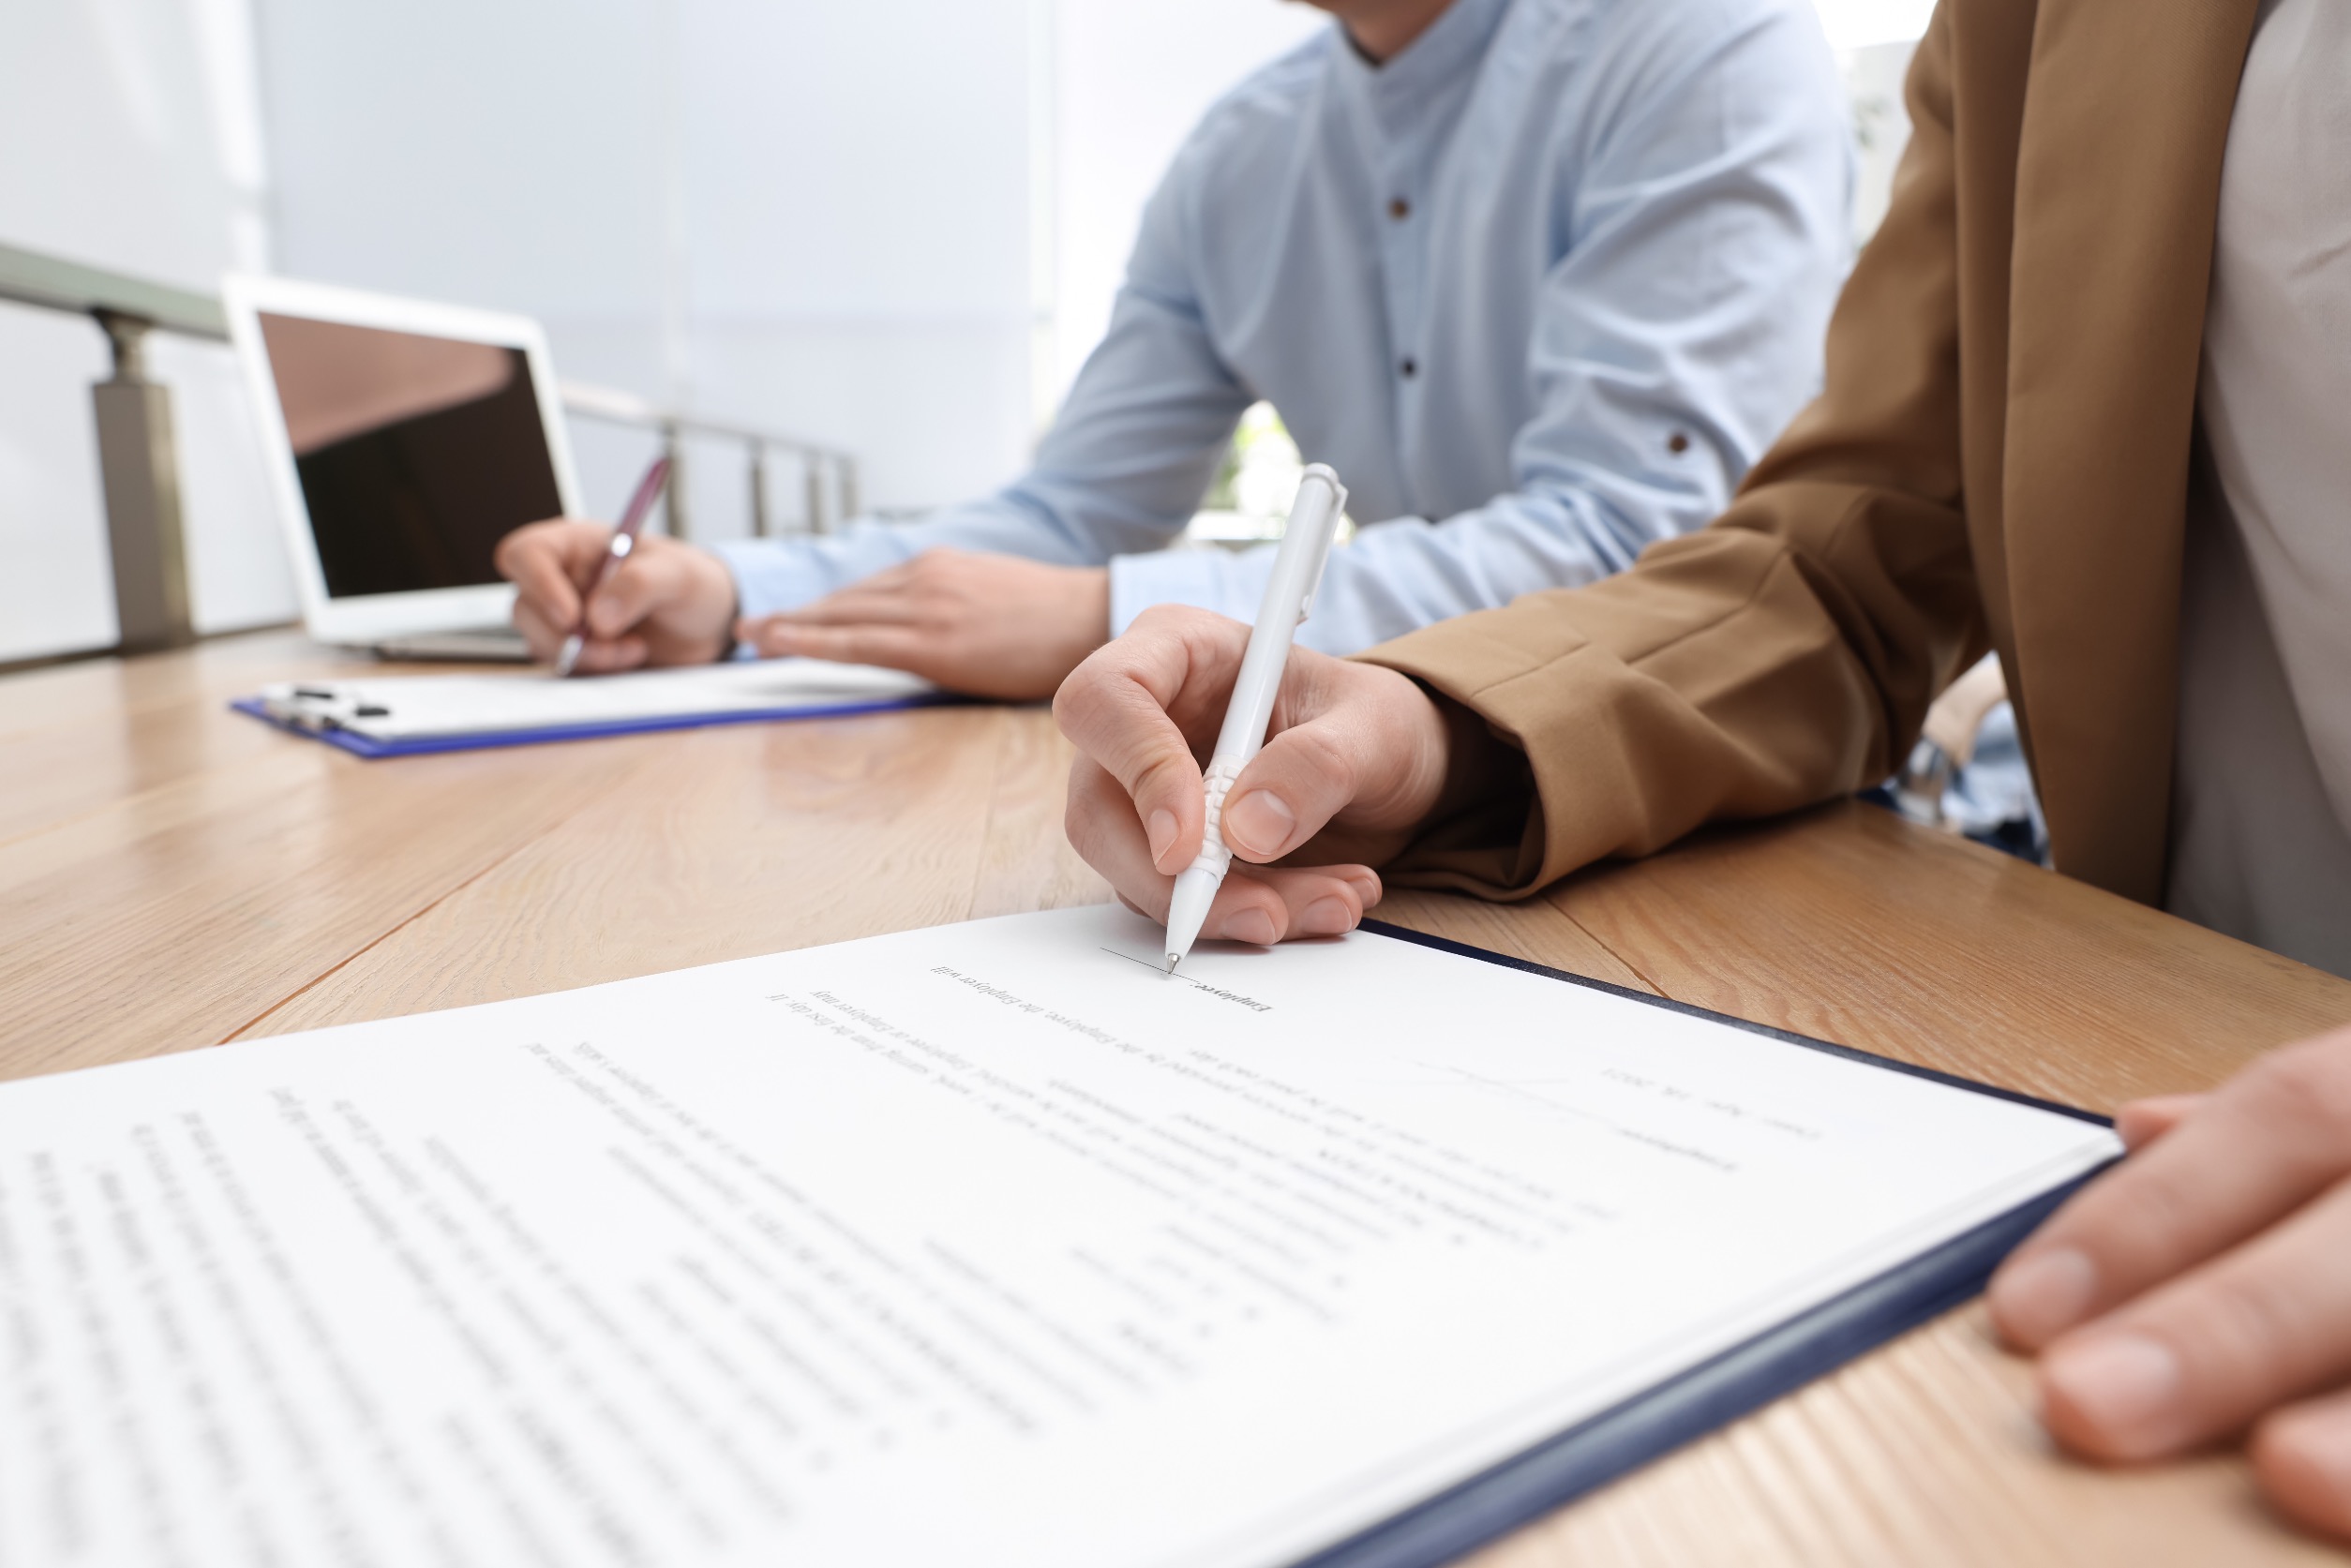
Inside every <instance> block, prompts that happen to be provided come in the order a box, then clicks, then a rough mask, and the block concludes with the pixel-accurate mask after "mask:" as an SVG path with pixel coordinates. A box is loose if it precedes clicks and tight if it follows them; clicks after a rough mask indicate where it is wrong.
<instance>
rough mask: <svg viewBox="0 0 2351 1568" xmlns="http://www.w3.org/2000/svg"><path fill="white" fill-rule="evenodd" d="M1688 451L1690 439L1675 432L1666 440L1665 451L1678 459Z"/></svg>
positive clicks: (1679, 432)
mask: <svg viewBox="0 0 2351 1568" xmlns="http://www.w3.org/2000/svg"><path fill="white" fill-rule="evenodd" d="M1689 449H1690V438H1689V437H1687V436H1685V435H1684V434H1683V433H1682V432H1681V431H1679V430H1676V431H1674V432H1673V434H1671V435H1670V436H1668V437H1667V438H1666V450H1667V451H1668V452H1670V453H1672V454H1673V455H1675V456H1676V457H1679V456H1680V455H1682V454H1684V453H1685V452H1687V451H1688V450H1689Z"/></svg>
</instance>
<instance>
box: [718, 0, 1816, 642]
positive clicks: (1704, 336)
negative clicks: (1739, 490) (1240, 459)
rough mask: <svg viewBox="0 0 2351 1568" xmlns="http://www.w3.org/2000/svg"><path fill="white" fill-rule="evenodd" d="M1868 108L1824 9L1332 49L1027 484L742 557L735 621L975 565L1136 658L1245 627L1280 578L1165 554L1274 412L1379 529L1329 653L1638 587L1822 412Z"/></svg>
mask: <svg viewBox="0 0 2351 1568" xmlns="http://www.w3.org/2000/svg"><path fill="white" fill-rule="evenodd" d="M1844 103H1845V98H1844V92H1843V89H1842V87H1841V85H1840V84H1839V81H1838V77H1837V73H1836V69H1835V66H1834V61H1833V60H1832V58H1831V55H1830V53H1829V49H1828V44H1827V41H1826V39H1825V38H1824V37H1823V36H1822V33H1821V31H1820V24H1819V21H1818V20H1817V18H1816V16H1815V14H1814V11H1813V7H1812V5H1811V4H1810V0H1455V4H1454V5H1453V7H1451V8H1450V9H1449V10H1447V11H1445V13H1444V15H1442V16H1441V17H1439V18H1438V20H1437V21H1436V22H1434V23H1433V24H1432V25H1431V26H1430V28H1429V29H1428V31H1427V32H1425V33H1423V34H1422V35H1421V36H1420V37H1419V38H1417V39H1415V41H1414V43H1413V44H1412V46H1411V47H1410V48H1409V49H1406V50H1405V51H1403V52H1401V53H1400V54H1398V55H1397V56H1396V57H1394V58H1393V59H1391V60H1390V61H1388V62H1387V63H1386V64H1385V66H1379V67H1374V66H1372V65H1370V64H1369V63H1367V62H1366V61H1365V60H1364V58H1363V57H1362V56H1361V55H1360V54H1359V53H1357V52H1356V51H1355V49H1354V47H1353V46H1352V45H1351V44H1350V42H1349V41H1348V40H1347V38H1346V37H1345V35H1344V33H1343V32H1342V31H1340V28H1339V27H1338V26H1337V24H1335V23H1334V25H1333V26H1332V27H1331V29H1330V30H1328V31H1327V32H1325V33H1324V34H1323V35H1321V36H1320V37H1316V38H1314V39H1312V40H1311V41H1310V42H1308V43H1307V44H1305V45H1303V46H1302V47H1300V48H1298V49H1297V50H1295V51H1294V52H1291V53H1290V54H1288V55H1286V56H1284V57H1283V58H1281V59H1280V60H1278V61H1276V62H1274V63H1273V64H1272V65H1270V66H1268V67H1265V68H1264V69H1262V70H1260V71H1259V72H1258V73H1257V74H1256V75H1254V76H1252V77H1251V78H1250V79H1249V80H1248V81H1247V82H1243V83H1242V84H1241V85H1240V87H1238V88H1237V89H1236V90H1235V91H1234V92H1233V93H1232V94H1230V95H1229V96H1227V97H1225V98H1224V99H1223V100H1222V101H1220V103H1219V104H1218V105H1217V106H1216V107H1215V108H1214V109H1212V110H1210V111H1209V112H1208V114H1207V116H1206V117H1205V119H1204V120H1203V121H1202V122H1201V123H1200V125H1199V127H1197V128H1196V129H1195V130H1194V131H1193V132H1192V134H1191V136H1190V139H1189V140H1188V141H1187V142H1186V143H1185V145H1184V147H1183V149H1182V151H1181V152H1180V153H1178V154H1177V156H1176V161H1175V163H1174V165H1173V166H1172V167H1171V168H1170V169H1169V171H1168V172H1167V175H1166V177H1165V179H1164V180H1163V181H1162V183H1161V186H1160V188H1159V190H1158V191H1157V192H1156V193H1155V194H1154V195H1153V197H1152V199H1151V202H1150V204H1149V206H1148V207H1147V208H1146V211H1145V214H1144V218H1143V227H1142V232H1141V234H1140V236H1139V238H1138V239H1137V241H1136V244H1135V248H1134V254H1133V257H1132V260H1131V261H1130V262H1129V265H1128V270H1127V278H1126V283H1125V286H1124V287H1123V288H1122V290H1121V291H1120V293H1119V296H1118V301H1117V306H1116V310H1115V312H1114V313H1113V316H1112V320H1111V325H1110V331H1109V333H1108V335H1107V336H1104V338H1103V339H1102V342H1101V346H1100V347H1099V348H1097V349H1096V350H1095V351H1094V352H1093V354H1092V356H1091V357H1090V358H1089V359H1088V360H1087V361H1086V367H1085V369H1084V371H1083V372H1082V373H1081V374H1080V375H1079V377H1078V380H1077V382H1076V385H1075V386H1074V388H1073V389H1072V390H1071V394H1070V397H1069V401H1068V403H1067V404H1066V405H1065V406H1064V407H1063V409H1062V411H1061V413H1060V417H1059V418H1058V419H1057V420H1056V422H1055V424H1054V426H1053V429H1052V430H1051V432H1050V433H1048V434H1047V436H1046V437H1045V439H1044V441H1043V442H1042V443H1041V445H1040V447H1039V449H1038V453H1037V459H1036V466H1035V467H1034V468H1033V469H1032V470H1030V471H1029V472H1028V473H1027V474H1026V475H1025V476H1024V477H1023V478H1021V479H1020V480H1019V481H1018V482H1017V483H1015V484H1013V485H1011V486H1010V487H1009V488H1007V489H1005V490H1003V491H1002V492H1000V493H998V494H997V495H995V496H993V497H990V498H989V499H987V500H981V501H977V502H974V503H971V504H968V505H965V506H958V507H953V508H950V509H949V510H947V511H944V512H941V513H938V514H936V515H933V516H931V517H928V518H925V519H923V520H921V521H920V522H915V523H908V524H889V523H882V522H863V523H860V524H858V525H856V526H854V527H852V528H850V529H849V530H846V531H845V532H844V533H841V534H838V535H834V536H832V537H830V538H824V539H816V540H790V541H768V540H746V541H734V542H730V543H727V544H725V545H719V546H717V547H718V548H719V550H720V551H721V552H722V553H723V554H724V555H725V557H726V560H727V561H728V563H729V564H730V565H731V566H732V567H733V569H734V572H735V575H736V580H737V584H738V586H739V588H740V590H741V595H742V607H743V610H744V613H746V614H749V615H761V614H765V613H768V612H770V611H772V610H777V609H783V608H787V607H790V606H794V605H800V604H802V603H805V602H806V601H808V600H810V599H813V598H816V597H817V596H818V595H821V594H823V593H826V592H829V591H830V590H832V589H835V588H837V587H840V586H841V585H842V584H844V583H846V582H849V581H852V580H854V579H856V578H858V577H861V576H864V575H867V574H869V573H872V572H875V571H877V570H879V569H881V568H882V567H885V566H888V565H891V564H892V563H894V562H896V561H899V560H905V559H906V558H907V557H909V556H912V555H913V554H915V553H916V552H918V551H920V550H921V549H924V548H926V547H929V546H931V545H953V546H956V547H959V548H963V549H970V550H993V551H999V552H1003V553H1007V554H1011V555H1020V556H1026V557H1030V558H1033V559H1035V560H1044V561H1053V562H1057V563H1061V564H1065V565H1097V564H1101V563H1102V562H1104V561H1107V562H1108V563H1109V566H1110V574H1111V620H1112V626H1111V630H1112V631H1113V632H1118V631H1123V630H1124V629H1125V628H1126V626H1127V624H1128V623H1129V622H1130V621H1131V620H1133V619H1134V617H1135V616H1136V615H1137V614H1138V613H1140V612H1141V611H1142V610H1143V609H1144V608H1145V607H1146V606H1148V605H1154V604H1161V603H1167V602H1174V603H1180V604H1189V605H1205V606H1206V607H1207V608H1210V609H1215V610H1220V611H1222V612H1223V613H1225V614H1227V615H1230V616H1233V617H1235V618H1236V619H1240V620H1250V619H1252V618H1253V617H1254V616H1255V614H1256V611H1257V601H1258V597H1259V594H1260V593H1261V591H1262V590H1263V588H1264V585H1265V577H1266V575H1267V573H1268V572H1269V570H1270V568H1271V564H1272V548H1271V546H1265V547H1263V548H1257V549H1251V550H1247V551H1240V552H1232V551H1225V550H1217V549H1179V550H1170V549H1166V548H1164V547H1163V546H1165V545H1168V544H1169V543H1170V542H1171V541H1172V540H1174V539H1175V538H1176V535H1177V534H1179V533H1180V532H1181V531H1182V530H1183V529H1184V527H1185V525H1186V524H1187V523H1188V522H1189V521H1190V518H1191V515H1192V514H1193V512H1194V510H1195V509H1196V508H1197V507H1198V505H1199V503H1200V500H1201V497H1202V495H1203V494H1204V493H1205V490H1206V488H1207V485H1208V484H1209V482H1210V481H1211V480H1212V479H1213V478H1214V476H1215V472H1216V469H1217V466H1218V463H1219V461H1220V458H1221V456H1222V455H1223V453H1224V450H1225V447H1226V444H1227V443H1228V441H1230V439H1231V436H1232V432H1233V429H1234V426H1235V423H1236V421H1237V420H1238V418H1239V416H1240V414H1241V412H1242V411H1244V410H1245V409H1246V408H1248V407H1249V405H1250V404H1251V403H1253V402H1255V401H1257V400H1259V399H1261V398H1262V399H1266V400H1269V401H1271V402H1272V403H1273V405H1274V406H1275V408H1276V409H1277V410H1279V411H1280V415H1281V418H1282V422H1283V423H1284V424H1285V425H1286V426H1288V427H1289V430H1290V433H1291V434H1292V436H1293V437H1295V439H1296V441H1297V443H1298V446H1299V449H1300V451H1301V453H1302V454H1303V455H1304V457H1305V458H1306V460H1307V461H1309V462H1324V463H1328V464H1330V465H1331V466H1332V467H1333V468H1335V469H1337V470H1338V471H1339V474H1340V478H1341V480H1342V481H1343V482H1344V483H1345V484H1346V485H1347V486H1348V489H1349V491H1350V497H1349V501H1348V512H1349V514H1350V515H1353V516H1354V517H1355V519H1356V520H1357V521H1358V522H1359V523H1364V524H1368V525H1369V526H1367V527H1365V528H1363V529H1362V530H1361V531H1360V532H1359V533H1358V534H1357V535H1356V537H1355V540H1354V541H1353V542H1352V544H1350V545H1347V546H1346V547H1344V548H1342V549H1340V550H1339V551H1337V552H1335V553H1334V554H1333V556H1332V558H1331V562H1330V567H1329V573H1328V576H1327V578H1326V579H1325V587H1324V589H1323V591H1322V592H1321V594H1320V595H1318V597H1317V599H1316V603H1315V608H1314V619H1313V620H1311V621H1310V622H1309V623H1308V624H1307V625H1306V626H1304V627H1301V628H1300V629H1299V636H1298V640H1299V641H1300V642H1302V643H1305V644H1307V645H1309V646H1310V647H1314V648H1319V649H1322V650H1325V651H1329V652H1352V651H1354V650H1357V649H1361V648H1367V647H1369V646H1370V645H1371V644H1373V643H1376V642H1381V641H1384V640H1385V639H1387V638H1389V637H1393V636H1396V635H1400V634H1401V633H1404V632H1407V631H1410V630H1412V629H1414V628H1415V627H1417V626H1421V625H1424V624H1426V623H1428V622H1430V621H1432V620H1442V619H1444V618H1445V617H1447V616H1454V615H1460V614H1462V613H1463V612H1465V611H1469V610H1475V609H1482V608H1487V607H1490V606H1492V605H1503V604H1506V603H1508V602H1509V601H1510V600H1512V599H1514V598H1516V597H1517V596H1519V595H1520V594H1522V593H1527V592H1530V591H1533V590H1537V589H1544V588H1553V587H1561V586H1567V585H1573V584H1577V583H1581V582H1587V581H1590V580H1591V579H1593V578H1595V577H1599V576H1603V575H1608V574H1610V573H1613V572H1618V571H1621V570H1623V569H1624V568H1625V567H1626V566H1628V565H1630V564H1631V563H1632V560H1633V558H1634V557H1635V556H1636V555H1638V554H1639V553H1640V550H1641V549H1642V548H1643V547H1644V546H1645V545H1649V544H1651V543H1653V542H1655V541H1656V540H1659V539H1663V538H1666V537H1668V536H1670V535H1672V534H1676V533H1680V532H1683V531H1685V530H1689V529H1692V528H1696V527H1698V526H1700V525H1701V524H1703V523H1705V522H1706V521H1707V520H1709V519H1710V518H1712V517H1713V516H1714V515H1715V514H1716V513H1717V512H1719V511H1721V510H1722V508H1723V506H1724V505H1725V504H1726V503H1727V502H1728V501H1729V500H1730V492H1731V490H1732V488H1733V486H1735V485H1737V483H1738V481H1739V479H1740V476H1741V475H1743V474H1744V473H1745V471H1746V470H1747V468H1748V466H1749V465H1750V464H1751V463H1752V462H1753V461H1754V460H1755V459H1756V457H1757V456H1758V455H1760V453H1761V452H1762V450H1763V448H1764V447H1765V446H1766V445H1767V444H1769V443H1770V441H1772V440H1773V439H1774V437H1776V436H1777V435H1778V434H1779V431H1780V428H1781V426H1784V425H1785V424H1786V423H1787V422H1788V421H1789V419H1790V418H1791V417H1792V416H1793V415H1794V414H1795V412H1796V411H1797V410H1798V408H1799V407H1801V406H1802V405H1803V403H1804V401H1805V400H1806V399H1807V398H1808V397H1810V396H1812V395H1813V393H1814V392H1815V391H1817V390H1818V386H1819V375H1820V352H1821V342H1822V338H1823V337H1824V336H1825V334H1826V332H1827V326H1828V315H1829V308H1830V306H1831V304H1832V303H1833V301H1834V296H1835V293H1836V290H1837V287H1838V285H1839V283H1840V282H1841V281H1842V278H1843V275H1844V268H1845V263H1846V260H1847V252H1848V242H1847V237H1846V236H1847V229H1846V224H1847V210H1848V201H1849V185H1850V164H1851V153H1850V143H1849V132H1848V128H1847V121H1846V114H1845V108H1844Z"/></svg>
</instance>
